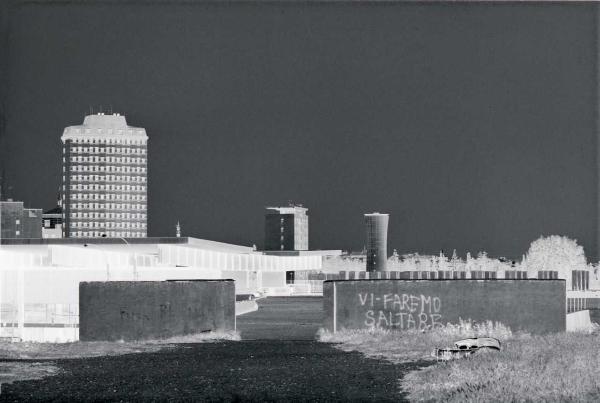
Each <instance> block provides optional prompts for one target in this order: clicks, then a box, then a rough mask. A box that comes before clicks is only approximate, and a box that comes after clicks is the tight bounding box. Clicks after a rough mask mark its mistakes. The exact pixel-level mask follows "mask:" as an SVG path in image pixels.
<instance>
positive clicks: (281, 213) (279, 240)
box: [265, 204, 308, 251]
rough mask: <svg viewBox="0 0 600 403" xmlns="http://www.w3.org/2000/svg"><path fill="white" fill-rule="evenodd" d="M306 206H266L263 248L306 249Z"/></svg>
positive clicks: (272, 249)
mask: <svg viewBox="0 0 600 403" xmlns="http://www.w3.org/2000/svg"><path fill="white" fill-rule="evenodd" d="M307 211H308V209H307V208H305V207H302V205H295V204H290V205H289V206H288V207H267V213H266V214H265V250H271V251H274V250H308V215H307V214H306V212H307Z"/></svg>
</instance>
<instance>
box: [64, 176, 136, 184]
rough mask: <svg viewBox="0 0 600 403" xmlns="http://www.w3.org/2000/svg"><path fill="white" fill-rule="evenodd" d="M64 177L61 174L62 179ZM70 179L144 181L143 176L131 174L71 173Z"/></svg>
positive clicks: (79, 180) (82, 180) (83, 180)
mask: <svg viewBox="0 0 600 403" xmlns="http://www.w3.org/2000/svg"><path fill="white" fill-rule="evenodd" d="M64 180H65V177H64V176H63V181H64ZM71 181H77V182H91V181H94V182H146V177H145V176H132V175H71Z"/></svg>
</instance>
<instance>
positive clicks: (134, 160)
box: [63, 156, 146, 172]
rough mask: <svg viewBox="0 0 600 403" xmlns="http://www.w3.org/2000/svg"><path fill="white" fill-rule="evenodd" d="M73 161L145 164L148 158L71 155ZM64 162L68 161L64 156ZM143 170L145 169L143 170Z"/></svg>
mask: <svg viewBox="0 0 600 403" xmlns="http://www.w3.org/2000/svg"><path fill="white" fill-rule="evenodd" d="M70 161H71V162H83V163H87V162H114V163H115V164H145V163H146V158H140V157H104V156H102V157H98V156H94V157H77V156H71V158H70ZM63 162H66V159H65V158H64V157H63ZM142 172H143V171H142Z"/></svg>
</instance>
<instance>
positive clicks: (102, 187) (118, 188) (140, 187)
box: [70, 185, 146, 192]
mask: <svg viewBox="0 0 600 403" xmlns="http://www.w3.org/2000/svg"><path fill="white" fill-rule="evenodd" d="M70 189H71V190H115V191H126V192H145V191H146V186H144V185H71V188H70Z"/></svg>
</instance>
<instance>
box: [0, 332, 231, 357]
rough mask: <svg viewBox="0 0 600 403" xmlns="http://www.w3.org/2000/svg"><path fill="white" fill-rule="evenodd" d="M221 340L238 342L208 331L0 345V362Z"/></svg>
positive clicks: (145, 350)
mask: <svg viewBox="0 0 600 403" xmlns="http://www.w3.org/2000/svg"><path fill="white" fill-rule="evenodd" d="M221 340H240V335H239V333H238V332H234V331H232V332H220V333H217V332H208V333H199V334H193V335H187V336H176V337H171V338H168V339H163V340H145V341H139V342H123V341H120V342H105V341H87V342H86V341H77V342H73V343H34V342H20V343H19V342H0V358H3V359H30V360H44V359H61V358H85V357H100V356H105V355H122V354H133V353H148V352H154V351H158V350H160V349H162V348H170V347H173V346H174V345H176V344H181V343H208V342H214V341H221Z"/></svg>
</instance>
